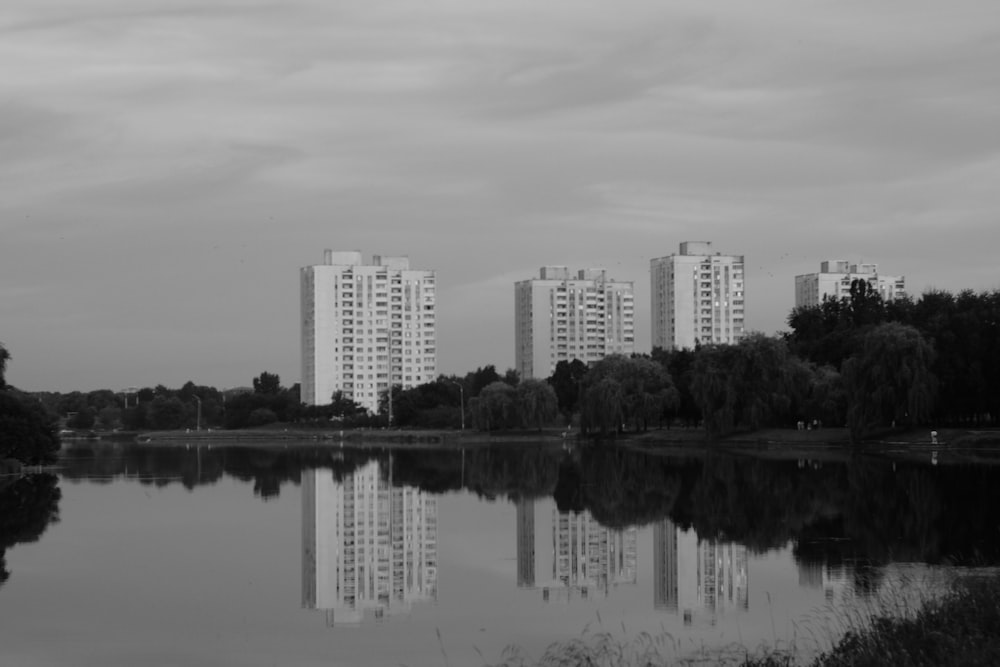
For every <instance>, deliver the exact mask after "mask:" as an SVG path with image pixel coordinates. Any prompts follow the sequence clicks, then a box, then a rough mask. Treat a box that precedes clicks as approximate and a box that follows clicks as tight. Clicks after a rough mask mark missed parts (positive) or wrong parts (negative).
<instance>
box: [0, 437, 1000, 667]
mask: <svg viewBox="0 0 1000 667" xmlns="http://www.w3.org/2000/svg"><path fill="white" fill-rule="evenodd" d="M997 477H998V475H997V474H996V472H994V469H993V468H990V467H979V468H963V467H959V466H931V465H930V464H929V462H927V463H922V462H917V463H913V462H910V463H906V462H902V461H899V462H892V461H887V460H872V459H860V460H847V458H846V457H845V460H843V461H829V460H828V461H825V462H823V463H819V462H814V461H791V462H780V463H778V462H770V463H766V462H761V461H753V460H746V459H733V458H727V457H719V456H711V457H704V456H698V457H691V458H678V457H672V458H670V457H663V456H652V455H648V454H637V453H629V452H626V451H622V450H617V449H615V450H610V449H606V450H600V451H593V450H583V451H580V450H574V451H563V450H558V449H557V450H552V449H543V448H540V447H532V448H522V447H517V448H511V447H506V448H502V449H500V448H492V449H477V450H469V451H467V452H461V451H459V450H448V451H434V450H390V449H381V450H380V449H366V450H341V449H338V448H336V447H333V448H301V447H299V448H284V447H281V446H276V447H264V448H242V447H228V446H227V447H223V446H214V447H211V448H210V447H208V446H206V445H202V446H201V447H195V446H192V447H190V448H188V447H184V446H179V447H150V446H148V445H147V446H144V447H142V446H119V447H115V446H99V447H96V448H93V449H90V448H75V449H72V450H70V451H68V452H67V453H66V455H65V457H64V460H63V468H62V469H61V470H60V471H59V474H58V475H43V476H36V477H32V478H22V479H18V480H15V479H11V478H7V479H3V480H0V511H2V512H3V514H2V515H0V517H2V518H0V554H2V557H3V559H2V560H0V572H2V574H0V577H2V578H3V580H4V581H3V583H2V584H0V664H3V665H24V666H30V665H95V666H96V665H101V666H102V667H104V666H108V665H112V666H114V665H412V666H414V667H416V666H422V665H455V666H457V665H483V664H488V663H490V662H496V661H499V660H500V659H501V656H502V652H503V650H504V648H505V647H507V646H509V645H516V646H519V647H521V649H522V650H523V651H524V652H526V653H527V654H529V655H533V656H538V655H540V654H541V653H542V652H543V651H544V649H545V647H546V646H548V645H549V644H551V643H552V642H554V641H560V640H567V639H571V638H575V637H579V636H581V634H582V633H583V634H596V633H599V632H610V633H612V634H614V635H616V636H620V637H624V638H634V637H636V636H637V635H639V634H640V633H642V632H648V633H650V634H652V635H653V636H656V637H660V638H661V639H662V640H663V642H664V645H663V648H662V652H664V653H666V654H669V655H676V656H677V657H683V656H685V655H689V654H691V653H692V652H695V651H699V650H706V649H707V650H710V651H714V650H725V649H726V648H727V647H732V646H733V645H741V646H745V647H750V648H753V647H755V646H758V645H759V644H761V643H768V644H774V643H775V642H779V643H784V644H789V643H795V645H796V646H800V647H802V648H804V649H805V650H810V648H811V647H816V646H820V647H822V646H823V645H825V644H826V643H828V642H829V641H830V640H831V639H833V638H835V634H836V632H837V627H838V625H839V623H840V621H838V620H837V619H842V618H843V617H844V613H845V612H844V611H843V608H844V605H847V606H848V607H849V606H850V605H863V604H865V603H866V601H869V600H871V599H872V598H873V597H875V596H877V595H878V594H879V592H880V591H882V592H884V591H885V590H887V589H888V590H891V591H895V592H896V593H895V594H900V593H901V592H908V591H920V590H923V589H925V588H927V587H930V586H934V585H936V582H938V581H939V580H941V579H943V578H945V577H946V576H947V575H949V574H951V573H953V572H955V571H962V570H963V569H964V568H965V567H967V566H976V567H980V566H985V565H991V564H993V563H995V562H996V560H997V554H998V553H1000V549H998V544H997V543H998V539H997V532H998V531H997V528H998V526H1000V522H998V517H997V510H996V509H994V508H997V507H1000V502H997V501H998V500H1000V498H998V497H997V496H998V495H1000V484H997V481H1000V480H998V479H997ZM837 608H839V609H840V610H841V611H839V612H832V611H831V610H832V609H837ZM831 619H832V620H831Z"/></svg>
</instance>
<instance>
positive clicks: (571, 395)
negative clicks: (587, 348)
mask: <svg viewBox="0 0 1000 667" xmlns="http://www.w3.org/2000/svg"><path fill="white" fill-rule="evenodd" d="M586 375H587V364H585V363H583V362H582V361H580V360H579V359H574V360H573V361H565V360H563V361H560V362H558V363H557V364H556V367H555V370H554V371H553V372H552V375H550V376H549V378H548V380H547V382H548V383H549V384H550V385H552V388H553V389H555V392H556V400H557V401H558V405H559V412H561V413H562V414H563V416H565V417H566V421H567V422H568V421H569V420H570V419H571V418H572V416H573V413H574V412H575V411H576V410H577V408H578V404H579V401H580V387H581V386H582V384H583V378H584V377H586Z"/></svg>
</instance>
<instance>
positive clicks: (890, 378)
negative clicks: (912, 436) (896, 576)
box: [843, 322, 937, 441]
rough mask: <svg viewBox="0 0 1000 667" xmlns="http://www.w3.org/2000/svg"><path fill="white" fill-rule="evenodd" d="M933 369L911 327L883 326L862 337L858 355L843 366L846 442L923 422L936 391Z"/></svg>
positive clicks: (925, 345) (930, 351) (927, 347)
mask: <svg viewBox="0 0 1000 667" xmlns="http://www.w3.org/2000/svg"><path fill="white" fill-rule="evenodd" d="M933 363H934V348H933V346H932V345H931V344H930V343H929V342H927V340H926V339H925V338H924V337H923V335H921V333H920V332H919V331H917V330H916V329H915V328H913V327H911V326H908V325H905V324H899V323H898V322H889V323H886V324H881V325H879V326H877V327H875V328H873V329H872V330H871V331H869V332H868V333H867V334H865V337H864V338H863V339H862V342H861V349H860V350H858V351H857V352H855V354H854V355H853V356H851V358H850V359H848V360H847V361H845V362H844V370H843V376H844V386H845V389H846V392H847V426H848V428H849V429H850V432H851V439H852V440H855V441H857V440H860V439H861V438H863V437H865V436H866V435H868V434H870V433H871V432H872V431H873V430H875V429H878V428H885V427H890V426H914V425H916V424H920V423H923V422H925V421H926V420H927V419H928V417H929V416H930V414H931V410H932V409H933V406H934V394H935V391H936V387H937V379H936V378H935V377H934V374H933V373H932V372H931V367H932V365H933Z"/></svg>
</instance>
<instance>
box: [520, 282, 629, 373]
mask: <svg viewBox="0 0 1000 667" xmlns="http://www.w3.org/2000/svg"><path fill="white" fill-rule="evenodd" d="M634 351H635V303H634V296H633V284H632V282H631V281H628V282H626V281H617V280H612V279H610V278H608V276H607V272H606V271H605V270H604V269H586V270H580V271H578V272H577V274H576V275H575V276H574V277H571V276H570V272H569V269H568V268H566V267H565V266H545V267H542V269H541V271H540V272H539V277H538V278H536V279H531V280H522V281H519V282H517V283H515V285H514V366H515V369H516V370H517V372H518V375H520V377H521V378H523V379H527V378H547V377H549V376H550V375H552V372H553V371H554V370H555V368H556V364H557V363H559V362H560V361H572V360H573V359H579V360H580V361H582V362H584V363H586V364H590V363H592V362H595V361H598V360H600V359H603V358H604V357H605V356H607V355H609V354H626V355H628V354H632V353H633V352H634Z"/></svg>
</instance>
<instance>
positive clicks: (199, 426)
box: [191, 394, 201, 431]
mask: <svg viewBox="0 0 1000 667" xmlns="http://www.w3.org/2000/svg"><path fill="white" fill-rule="evenodd" d="M191 396H192V397H194V400H196V401H198V421H196V422H195V427H194V430H196V431H200V430H201V399H200V398H199V397H198V396H195V395H194V394H192V395H191Z"/></svg>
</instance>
